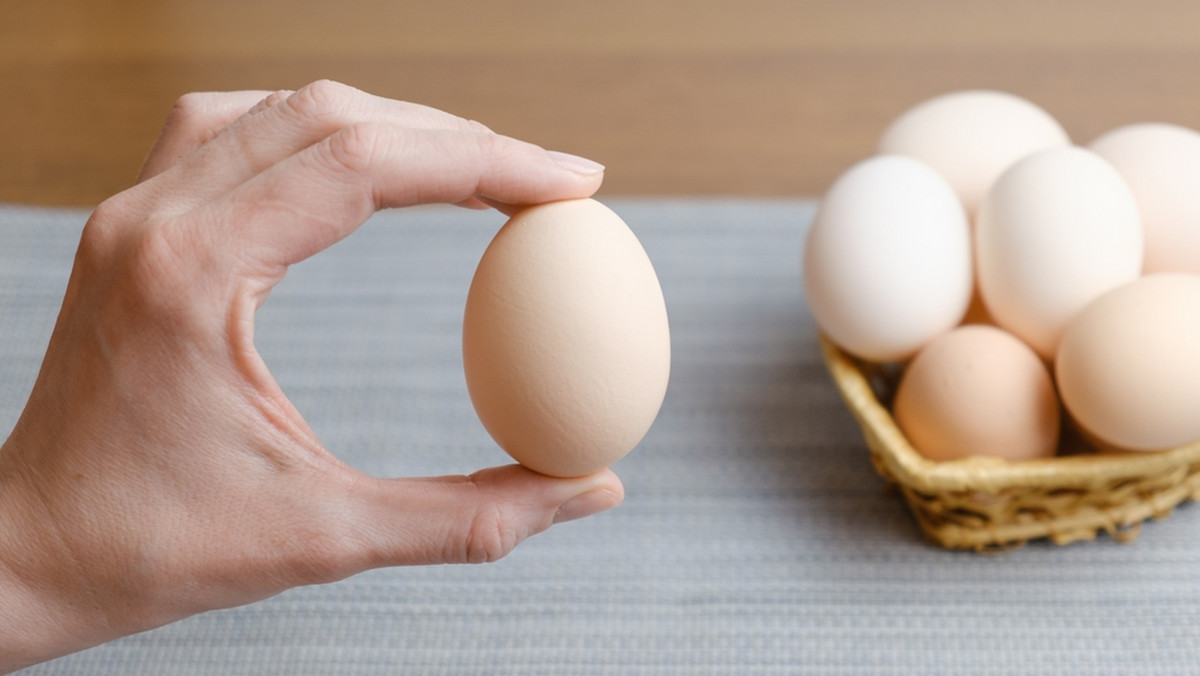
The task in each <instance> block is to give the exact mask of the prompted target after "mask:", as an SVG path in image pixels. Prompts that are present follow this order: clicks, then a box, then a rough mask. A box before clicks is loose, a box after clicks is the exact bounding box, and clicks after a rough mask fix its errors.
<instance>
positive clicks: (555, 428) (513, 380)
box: [462, 199, 671, 477]
mask: <svg viewBox="0 0 1200 676" xmlns="http://www.w3.org/2000/svg"><path fill="white" fill-rule="evenodd" d="M462 332H463V334H462V339H463V345H462V353H463V370H464V373H465V375H466V381H467V389H468V392H469V394H470V398H471V403H472V404H473V405H474V407H475V411H476V413H477V414H478V416H479V419H480V421H481V422H482V423H483V426H484V428H485V429H486V430H487V431H488V433H489V434H490V435H491V436H492V438H493V439H494V440H495V441H496V443H497V444H498V445H499V446H500V447H501V448H502V449H504V451H505V452H507V453H508V454H509V455H510V456H512V458H513V459H515V460H516V461H517V462H519V463H521V464H522V465H525V466H526V467H528V468H530V469H532V470H534V471H537V472H541V473H543V474H548V475H552V476H561V477H571V476H579V475H584V474H589V473H592V472H596V471H599V470H601V469H603V468H605V467H608V466H609V465H611V464H613V463H614V462H616V461H617V460H619V459H620V458H622V457H624V456H625V455H626V454H627V453H629V452H630V451H631V450H632V449H633V448H634V447H635V446H637V444H638V443H639V442H640V441H641V439H642V438H643V437H644V435H645V434H646V432H647V431H648V430H649V428H650V426H651V424H652V423H653V422H654V419H655V418H656V416H657V415H658V412H659V409H660V407H661V405H662V402H663V398H664V396H665V394H666V389H667V381H668V377H669V374H670V361H671V347H670V331H669V327H668V322H667V310H666V304H665V302H664V300H663V294H662V289H661V287H660V286H659V282H658V278H657V276H656V274H655V272H654V268H653V266H652V264H651V262H650V259H649V257H648V256H647V255H646V252H645V250H644V249H643V248H642V246H641V244H640V243H639V241H638V239H637V237H636V236H635V235H634V233H633V232H632V231H631V230H630V229H629V227H628V226H627V225H626V224H625V223H624V222H623V221H622V220H621V218H620V217H619V216H617V214H615V213H614V212H613V211H612V210H610V209H609V208H608V207H606V206H604V205H603V204H601V203H600V202H597V201H595V200H591V199H583V200H570V201H563V202H554V203H549V204H543V205H538V206H533V207H529V208H526V209H523V210H521V211H519V212H517V213H516V214H515V215H513V216H512V217H511V218H510V219H509V220H508V222H507V223H505V224H504V226H503V227H502V228H500V230H499V231H498V232H497V233H496V235H495V237H494V238H493V240H492V241H491V243H490V244H489V245H488V247H487V249H486V251H485V252H484V254H483V257H482V258H481V259H480V261H479V266H478V268H477V269H476V271H475V275H474V278H473V279H472V281H471V286H470V290H469V292H468V295H467V303H466V309H465V311H464V316H463V329H462Z"/></svg>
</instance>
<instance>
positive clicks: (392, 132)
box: [0, 82, 623, 671]
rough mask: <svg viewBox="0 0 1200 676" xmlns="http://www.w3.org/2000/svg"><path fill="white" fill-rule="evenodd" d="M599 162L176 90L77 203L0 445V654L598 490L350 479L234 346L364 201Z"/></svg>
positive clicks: (354, 222) (506, 472) (430, 550)
mask: <svg viewBox="0 0 1200 676" xmlns="http://www.w3.org/2000/svg"><path fill="white" fill-rule="evenodd" d="M247 110H249V112H246V111H247ZM602 178H603V174H602V168H600V167H599V166H598V165H593V164H592V163H590V162H588V161H586V160H582V159H580V158H575V157H573V156H569V155H562V154H557V153H548V152H547V151H545V150H543V149H541V148H538V147H536V146H532V145H529V144H526V143H522V142H519V141H516V140H514V139H510V138H506V137H503V136H499V135H497V134H494V133H492V132H491V131H490V130H488V129H487V128H485V127H484V126H482V125H480V124H478V123H474V122H469V121H466V120H463V119H460V118H457V117H454V116H452V115H448V114H446V113H443V112H440V111H437V110H433V109H430V108H425V107H422V106H416V105H413V104H406V103H399V102H395V101H388V100H384V99H380V98H376V97H373V96H369V95H367V94H365V93H362V92H359V91H356V90H352V89H350V88H348V87H344V86H341V85H337V84H334V83H329V82H321V83H315V84H313V85H310V86H308V87H306V88H304V89H302V90H300V91H298V92H295V93H286V92H279V93H274V94H269V95H268V94H267V93H265V92H241V93H232V94H204V95H191V96H188V97H184V98H183V99H181V100H180V103H179V104H177V106H176V108H175V110H174V111H173V112H172V114H171V116H170V118H169V119H168V123H167V125H166V127H165V129H164V132H163V135H162V137H161V138H160V139H159V142H158V143H157V145H156V146H155V148H154V150H153V151H152V152H151V154H150V156H149V158H148V160H147V162H146V166H145V168H144V170H143V172H142V175H141V177H140V178H139V182H138V183H137V184H136V185H135V186H134V187H132V188H130V189H129V190H127V191H125V192H123V193H121V194H119V195H117V196H115V197H113V198H111V199H109V200H107V201H106V202H105V203H103V204H102V205H100V207H99V208H97V209H96V211H95V213H94V214H93V215H92V217H91V218H90V220H89V221H88V224H87V225H86V227H85V229H84V232H83V236H82V239H81V242H80V246H79V250H78V253H77V254H76V259H75V266H74V269H73V271H72V274H71V278H70V281H69V283H68V287H67V291H66V295H65V298H64V301H63V306H62V310H61V313H60V316H59V319H58V323H57V325H56V326H55V329H54V332H53V334H52V336H51V339H50V344H49V346H48V348H47V352H46V356H45V360H44V362H43V365H42V370H41V372H40V374H39V376H38V379H37V381H36V384H35V386H34V389H33V392H32V394H31V395H30V398H29V402H28V404H27V405H26V408H25V410H24V412H23V414H22V415H21V417H20V420H19V421H18V423H17V425H16V427H15V429H14V430H13V432H12V435H11V436H10V437H9V439H8V440H7V441H6V442H5V444H4V446H3V447H2V448H0V598H3V599H4V601H3V603H0V671H7V670H11V669H15V668H19V667H21V666H25V665H28V664H32V663H35V662H38V661H42V660H45V659H49V658H51V657H55V656H58V655H62V654H65V653H67V652H72V651H75V650H79V649H82V648H85V647H88V646H91V645H95V644H98V643H101V642H104V641H107V640H111V639H113V638H116V637H119V636H123V635H127V634H131V633H136V632H139V631H143V630H146V629H150V628H153V627H157V626H160V625H163V624H166V623H169V622H172V621H175V620H178V619H181V618H183V617H186V616H189V615H192V614H195V613H199V612H203V611H206V610H211V609H216V608H225V607H232V606H237V605H242V604H246V603H250V602H253V601H257V600H260V599H263V598H266V597H269V596H271V595H274V594H276V593H278V592H280V591H283V590H285V589H287V588H290V587H294V586H297V585H306V584H316V583H324V582H330V581H334V580H338V579H341V578H345V577H347V576H350V575H353V574H355V573H358V572H360V571H363V570H366V569H370V568H374V567H380V566H393V565H403V564H426V563H449V562H469V561H470V562H480V561H491V560H494V559H497V558H499V557H502V556H504V555H506V554H507V553H508V552H510V551H511V550H512V548H513V547H515V546H516V545H517V544H518V543H519V542H520V541H521V540H523V539H525V538H526V537H528V536H530V535H532V534H535V533H537V532H540V531H542V530H544V529H546V528H548V527H549V526H550V525H551V524H552V523H554V522H557V521H562V520H567V519H571V518H578V517H581V516H586V515H588V514H592V513H594V512H597V511H600V510H603V509H607V508H610V507H613V506H615V505H617V504H618V503H619V502H620V501H621V499H622V496H623V489H622V487H621V483H620V481H619V480H618V479H617V477H616V476H615V475H614V474H612V473H611V472H608V471H604V472H600V473H598V474H595V475H591V476H587V477H581V478H577V479H555V478H550V477H546V476H542V475H539V474H536V473H534V472H531V471H529V470H526V469H525V468H523V467H520V466H515V465H513V466H506V467H497V468H491V469H486V470H483V471H480V472H477V473H475V474H472V475H470V476H456V477H441V478H425V479H382V478H374V477H370V476H367V475H365V474H362V473H360V472H358V471H356V470H354V469H352V468H350V467H349V466H347V465H346V464H344V463H343V462H341V461H339V460H338V459H337V458H336V457H335V456H334V455H333V454H332V453H330V452H329V451H328V450H327V449H326V448H325V447H324V446H323V445H322V444H321V442H320V440H319V439H318V438H317V436H316V435H315V434H314V433H313V431H312V430H311V429H310V428H309V427H308V425H307V424H306V423H305V421H304V420H303V418H302V417H301V415H300V414H299V412H297V410H296V409H295V408H294V407H293V406H292V404H291V403H290V402H289V401H288V400H287V398H286V397H285V395H284V394H283V392H282V391H281V389H280V388H279V386H278V385H277V384H276V382H275V380H274V379H273V377H272V376H271V374H270V373H269V372H268V370H267V367H266V365H265V364H264V362H263V360H262V359H261V358H260V356H259V354H258V353H257V351H256V350H255V347H254V344H253V334H254V313H255V311H256V310H257V308H258V307H259V306H260V305H261V304H262V303H263V302H264V301H265V300H266V299H267V296H268V294H269V293H270V291H271V289H272V287H274V286H275V284H277V283H278V282H279V281H280V280H281V279H282V278H283V276H284V274H285V272H286V271H287V268H288V266H289V265H290V264H293V263H296V262H298V261H300V260H303V259H304V258H306V257H308V256H311V255H313V254H315V253H317V252H319V251H321V250H322V249H324V248H326V247H328V246H329V245H331V244H333V243H334V242H336V241H338V240H339V239H341V238H343V237H345V236H347V235H349V234H350V233H351V232H352V231H353V230H354V229H355V228H356V227H357V226H358V225H360V224H361V223H362V222H363V221H365V220H366V219H367V218H368V217H369V216H370V215H371V214H372V213H373V212H374V211H376V210H378V209H380V208H384V207H401V206H407V205H413V204H418V203H428V202H449V203H456V204H462V205H464V206H472V207H481V206H483V205H485V204H490V205H495V206H500V207H501V208H504V207H505V205H520V204H529V203H539V202H546V201H552V200H557V199H567V198H575V197H586V196H589V195H591V194H592V193H594V192H595V190H596V189H597V188H598V187H599V185H600V182H601V180H602Z"/></svg>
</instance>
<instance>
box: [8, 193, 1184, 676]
mask: <svg viewBox="0 0 1200 676" xmlns="http://www.w3.org/2000/svg"><path fill="white" fill-rule="evenodd" d="M605 201H606V202H607V203H608V204H609V205H610V206H612V207H613V208H614V209H615V210H616V211H617V212H618V213H620V214H621V215H622V216H623V217H624V218H625V219H626V221H627V222H628V223H629V225H630V227H632V228H633V230H634V231H635V232H636V233H637V234H638V236H639V237H640V238H641V240H642V242H643V244H644V246H645V247H646V250H647V252H648V253H649V255H650V257H651V260H652V261H653V262H654V264H655V267H656V269H657V271H658V274H659V277H660V279H661V282H662V286H663V291H664V294H665V296H666V299H667V306H668V310H669V313H670V318H671V329H672V345H673V352H674V354H673V370H672V376H671V385H670V389H669V391H668V394H667V398H666V401H665V403H664V405H663V409H662V413H661V415H660V416H659V418H658V420H657V422H656V423H655V425H654V427H653V428H652V429H651V431H650V433H649V435H648V436H647V437H646V438H645V440H644V441H643V443H642V444H641V445H640V446H639V448H638V449H637V450H635V451H634V452H633V453H632V454H631V455H629V456H628V457H627V458H625V459H624V460H622V461H621V462H620V463H618V464H617V466H616V467H615V469H616V471H617V472H618V474H620V475H621V477H622V478H623V480H624V482H625V487H626V492H627V497H626V501H625V503H624V504H623V505H622V506H621V507H619V508H617V509H615V510H613V511H611V512H606V513H604V514H601V515H598V516H595V517H592V518H589V519H584V520H582V521H577V522H571V523H568V524H562V525H559V526H555V527H554V528H551V529H550V530H549V531H547V532H545V533H543V534H541V535H538V536H536V537H534V538H532V539H530V540H528V541H527V542H525V543H524V544H522V545H521V546H520V547H518V548H517V550H516V551H515V552H514V553H512V554H511V555H510V556H509V557H507V558H505V559H503V560H501V561H499V562H497V563H494V564H488V565H483V566H438V567H428V568H400V569H389V570H377V571H372V572H369V573H365V574H362V575H358V576H356V577H353V578H350V579H348V580H345V581H343V582H340V583H337V584H333V585H328V586H323V587H310V588H302V589H296V590H293V591H290V592H287V593H285V594H282V595H280V596H278V597H275V598H272V599H269V600H267V601H265V602H262V603H258V604H256V605H252V606H248V607H244V608H237V609H233V610H228V611H219V612H213V613H208V614H204V615H201V616H197V617H194V618H191V619H188V620H185V621H182V622H179V623H177V624H174V625H170V626H167V627H164V628H161V629H158V630H155V631H151V632H148V633H145V634H141V635H138V636H132V637H129V638H126V639H123V640H120V641H116V642H114V643H111V644H108V645H104V646H101V647H98V648H95V649H92V650H88V651H85V652H82V653H78V654H75V655H72V656H68V657H65V658H62V659H59V660H55V661H53V662H49V663H47V664H44V665H41V666H39V667H34V668H32V669H30V670H28V673H29V674H122V675H134V674H147V675H149V674H154V675H158V674H176V675H188V674H255V675H260V674H289V675H304V674H346V675H366V674H409V675H419V674H513V675H522V676H525V675H536V674H544V675H555V676H560V675H563V676H566V675H574V674H579V675H583V674H588V675H600V674H612V675H622V676H625V675H637V674H679V675H684V674H688V675H691V674H922V675H940V674H944V675H946V676H960V675H961V674H1055V675H1061V674H1121V675H1127V674H1184V673H1198V672H1200V537H1197V535H1198V534H1200V513H1198V512H1197V511H1196V508H1194V507H1191V506H1185V507H1184V508H1182V509H1180V510H1179V511H1178V512H1177V513H1176V514H1175V515H1174V516H1172V517H1171V518H1169V519H1166V520H1164V521H1161V522H1152V523H1150V524H1147V526H1146V527H1145V528H1144V530H1143V532H1142V535H1141V537H1140V538H1139V539H1138V540H1137V541H1136V542H1134V543H1133V544H1130V545H1122V544H1119V543H1117V542H1114V541H1112V540H1111V539H1108V538H1105V537H1101V538H1100V539H1098V540H1097V541H1095V542H1089V543H1078V544H1074V545H1070V546H1067V547H1058V546H1054V545H1050V544H1046V543H1034V544H1031V545H1029V546H1027V547H1025V548H1023V549H1020V550H1017V551H1013V552H1007V553H1003V554H991V555H980V554H969V553H954V552H948V551H944V550H941V549H938V548H936V547H934V546H931V545H929V544H926V543H925V541H924V540H923V539H922V537H921V535H920V533H919V532H918V530H917V528H916V527H915V525H914V524H913V522H912V520H911V518H910V517H909V515H908V513H907V512H906V510H905V508H904V506H903V504H902V502H901V500H900V498H899V497H898V496H897V495H896V494H895V493H894V492H889V491H888V490H886V489H885V486H884V484H883V482H882V481H881V480H880V479H879V478H878V477H877V476H876V475H875V474H874V473H873V471H872V469H871V468H870V465H869V463H868V459H867V451H866V448H865V446H864V444H863V442H862V440H861V437H860V436H859V432H858V430H857V428H856V427H855V424H854V422H853V420H852V418H851V416H850V414H849V413H848V412H847V411H845V409H844V408H843V406H842V404H841V402H840V400H839V399H838V395H837V392H836V391H835V389H834V387H833V385H832V383H831V382H830V380H829V378H828V376H827V375H826V373H825V371H824V368H823V366H822V364H821V361H820V357H819V354H818V350H817V345H816V342H815V334H814V327H813V323H812V319H811V317H810V316H809V314H808V312H807V310H806V308H805V301H804V295H803V290H802V288H801V283H800V273H799V267H800V250H801V247H802V245H803V241H804V233H805V230H806V227H807V224H808V222H809V221H810V219H811V218H812V215H813V212H814V202H812V201H808V200H753V199H607V200H605ZM85 218H86V214H85V213H83V212H80V211H71V210H65V211H64V210H47V209H29V208H20V207H5V208H0V351H2V352H0V382H2V383H3V388H0V425H2V426H3V428H4V429H5V430H7V429H10V428H11V425H12V423H13V421H14V420H15V419H16V417H17V415H18V413H19V412H20V409H21V406H22V405H23V403H24V400H25V397H26V396H27V394H28V391H29V388H30V387H31V384H32V381H33V378H34V376H35V374H36V371H37V368H38V364H39V360H40V358H41V354H42V350H43V349H44V346H45V343H46V339H47V336H48V335H49V332H50V329H51V326H52V323H53V321H54V318H55V315H56V312H57V310H58V304H59V301H60V299H61V294H62V291H63V288H64V286H65V284H66V278H67V273H68V271H69V269H70V265H71V259H72V254H73V251H74V247H75V243H76V240H77V237H78V234H79V230H80V227H81V225H82V223H83V221H84V219H85ZM501 222H502V217H501V216H499V215H498V214H496V213H494V212H492V213H486V212H473V211H467V210H461V209H455V208H452V207H422V208H417V209H410V210H403V211H396V212H387V213H383V214H380V215H377V216H376V217H375V218H373V219H372V220H371V221H369V222H368V223H367V224H366V225H365V226H364V227H363V228H362V229H361V230H360V231H359V232H358V233H356V234H355V235H353V236H352V237H350V238H349V239H347V240H346V241H344V242H342V243H339V244H338V245H336V246H335V247H333V248H332V249H331V250H329V251H327V252H325V253H323V254H321V255H319V256H317V257H315V258H313V259H311V260H309V261H306V262H304V263H302V264H300V265H298V266H296V267H294V268H293V269H292V271H291V272H290V274H289V275H288V277H287V278H286V279H285V280H284V282H283V284H282V285H281V286H280V287H279V288H278V289H277V290H276V291H275V292H274V293H273V294H272V296H271V298H270V300H269V301H268V302H267V304H266V305H265V306H264V307H263V309H262V310H261V311H260V313H259V317H258V329H257V344H258V346H259V349H260V351H261V352H262V353H263V355H264V357H265V358H266V360H267V363H268V364H269V365H270V366H271V368H272V370H273V372H274V373H275V375H276V377H277V378H278V380H279V381H280V382H281V384H282V386H283V388H284V390H285V391H286V392H287V393H288V394H289V395H290V397H291V398H292V399H293V401H294V402H295V403H296V405H297V406H298V408H299V409H300V411H301V412H302V413H303V414H304V415H305V416H306V417H307V419H308V420H309V422H310V423H311V424H312V427H313V428H314V429H315V430H316V431H317V433H318V434H319V435H320V436H321V438H322V439H323V440H324V442H325V443H326V445H328V446H329V447H330V448H331V449H332V450H333V451H334V452H335V453H336V454H337V455H339V456H340V457H342V458H344V459H345V460H346V461H348V462H349V463H350V464H352V465H354V466H356V467H358V468H360V469H362V470H364V471H366V472H370V473H372V474H375V475H379V476H402V475H430V474H448V473H465V472H470V471H472V470H475V469H478V468H481V467H484V466H490V465H496V464H504V463H507V462H509V460H508V458H507V456H505V455H504V454H503V453H502V452H501V451H499V450H498V449H497V448H496V447H495V445H494V444H493V443H492V442H491V440H490V439H489V438H488V436H487V434H486V433H485V432H484V430H483V428H482V426H481V425H480V424H479V422H478V421H477V419H476V418H475V415H474V412H473V411H472V409H471V404H470V402H469V400H468V398H467V393H466V388H465V384H464V381H463V376H462V365H461V360H460V354H459V331H460V327H461V318H462V310H463V304H464V301H465V298H466V293H467V287H468V284H469V282H470V279H471V274H472V272H473V271H474V268H475V264H476V262H477V261H478V259H479V256H480V255H481V254H482V252H483V249H484V247H485V246H486V245H487V243H488V241H489V239H490V238H491V235H492V234H493V233H494V232H495V230H496V228H497V227H499V225H500V223H501ZM0 602H2V600H0Z"/></svg>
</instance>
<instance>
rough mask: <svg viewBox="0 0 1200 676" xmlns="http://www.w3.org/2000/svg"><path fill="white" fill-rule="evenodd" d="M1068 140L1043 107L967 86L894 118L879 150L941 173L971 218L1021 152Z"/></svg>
mask: <svg viewBox="0 0 1200 676" xmlns="http://www.w3.org/2000/svg"><path fill="white" fill-rule="evenodd" d="M1068 143H1070V139H1069V138H1068V137H1067V132H1066V131H1064V130H1063V128H1062V126H1061V125H1060V124H1059V123H1058V121H1057V120H1055V119H1054V118H1053V117H1051V116H1050V114H1049V113H1047V112H1046V111H1045V110H1043V109H1041V108H1039V107H1038V106H1036V105H1035V104H1033V103H1031V102H1029V101H1027V100H1025V99H1023V98H1021V97H1019V96H1014V95H1012V94H1007V93H1004V92H998V91H990V90H966V91H958V92H951V93H948V94H942V95H941V96H937V97H934V98H932V99H929V100H927V101H924V102H922V103H920V104H917V105H916V106H915V107H913V108H911V109H909V110H908V111H906V112H905V113H904V114H902V115H901V116H900V117H898V118H896V120H895V121H894V122H892V124H891V125H890V126H888V128H887V130H886V131H884V134H883V137H882V138H881V139H880V141H879V152H881V153H897V154H900V155H907V156H909V157H913V158H915V159H918V160H920V161H922V162H924V163H926V164H928V165H929V166H931V167H933V168H934V169H936V170H937V171H938V173H940V174H941V175H942V176H943V177H944V178H945V179H946V180H947V181H949V182H950V185H952V186H954V190H955V192H956V193H957V194H958V196H959V199H961V200H962V202H963V205H964V206H965V207H966V209H967V213H968V214H969V215H970V216H971V217H972V218H973V217H974V215H975V214H976V212H977V211H978V210H979V205H980V203H981V202H982V201H983V197H984V195H985V194H986V193H987V190H988V188H989V187H990V186H991V184H992V183H993V182H994V181H995V180H996V178H997V177H999V176H1000V174H1001V173H1002V172H1003V171H1004V170H1005V169H1007V168H1008V167H1010V166H1011V165H1012V164H1013V163H1014V162H1016V161H1017V160H1019V159H1021V158H1022V157H1024V156H1026V155H1028V154H1030V153H1033V152H1035V151H1038V150H1043V149H1045V148H1052V147H1057V146H1064V145H1067V144H1068Z"/></svg>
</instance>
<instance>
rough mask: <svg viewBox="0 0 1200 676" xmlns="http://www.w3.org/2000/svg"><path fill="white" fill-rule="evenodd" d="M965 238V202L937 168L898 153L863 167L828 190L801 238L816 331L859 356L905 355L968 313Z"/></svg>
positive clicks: (967, 248) (968, 265) (968, 246)
mask: <svg viewBox="0 0 1200 676" xmlns="http://www.w3.org/2000/svg"><path fill="white" fill-rule="evenodd" d="M970 237H971V234H970V226H969V224H968V223H967V217H966V213H965V212H964V211H963V208H962V204H961V203H960V202H959V201H958V198H957V197H956V196H955V194H954V191H953V190H952V189H951V188H950V186H949V184H947V183H946V181H945V179H943V178H942V177H941V176H939V175H938V174H937V172H935V171H934V170H933V169H930V168H929V167H928V166H926V165H924V164H922V163H920V162H918V161H916V160H914V159H912V158H909V157H902V156H899V155H880V156H876V157H872V158H869V159H866V160H863V161H862V162H859V163H858V164H856V165H854V166H853V167H851V168H850V169H849V170H847V171H846V173H844V174H843V175H842V176H841V177H839V178H838V180H837V181H836V182H835V183H834V185H833V186H832V187H831V188H830V189H829V191H828V192H827V193H826V195H825V197H824V199H823V200H822V201H821V206H820V208H819V209H818V210H817V214H816V216H815V217H814V218H813V222H812V225H811V228H810V230H809V233H808V238H807V240H806V242H805V250H804V264H803V265H804V270H803V273H804V288H805V293H806V295H807V298H808V304H809V308H810V309H811V311H812V313H813V317H814V318H815V320H816V322H817V325H818V326H820V328H821V330H822V331H823V332H824V333H825V334H826V335H827V336H828V337H829V339H830V340H832V341H833V342H835V343H837V344H838V345H839V346H841V347H842V348H843V349H845V350H847V351H848V352H850V353H852V354H855V355H857V356H859V357H861V358H863V359H868V360H871V361H876V362H887V361H897V360H902V359H906V358H908V357H909V356H910V355H912V354H913V353H914V352H916V351H917V350H918V349H920V348H921V347H922V346H923V345H925V344H926V343H927V342H929V341H930V340H932V339H933V338H934V337H935V336H937V335H938V334H940V333H942V332H944V331H948V330H950V329H951V328H953V327H954V326H955V325H956V324H958V322H959V321H960V320H961V319H962V317H963V315H964V313H965V312H966V310H967V305H968V303H969V302H970V299H971V287H972V270H971V240H970Z"/></svg>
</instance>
